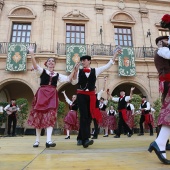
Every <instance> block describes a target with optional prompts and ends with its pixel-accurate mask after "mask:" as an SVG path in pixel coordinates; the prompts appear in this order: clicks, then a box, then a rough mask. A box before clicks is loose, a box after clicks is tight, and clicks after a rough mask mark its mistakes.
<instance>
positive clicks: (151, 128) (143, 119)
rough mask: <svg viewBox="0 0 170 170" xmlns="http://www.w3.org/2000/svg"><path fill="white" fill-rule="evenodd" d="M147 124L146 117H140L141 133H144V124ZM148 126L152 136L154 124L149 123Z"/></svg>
mask: <svg viewBox="0 0 170 170" xmlns="http://www.w3.org/2000/svg"><path fill="white" fill-rule="evenodd" d="M144 122H145V115H141V117H140V122H139V125H140V133H144V131H143V123H144ZM148 126H149V129H150V134H151V135H152V134H153V127H152V124H151V123H148Z"/></svg>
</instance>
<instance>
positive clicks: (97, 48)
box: [57, 43, 157, 58]
mask: <svg viewBox="0 0 170 170" xmlns="http://www.w3.org/2000/svg"><path fill="white" fill-rule="evenodd" d="M66 45H67V44H64V43H57V54H58V55H66ZM81 45H83V44H81ZM85 46H86V54H87V55H90V56H94V55H99V56H112V55H113V51H114V49H115V46H112V45H104V44H92V45H90V44H85ZM130 48H133V50H134V55H135V58H145V57H148V58H153V57H154V51H155V50H156V49H157V48H154V47H130Z"/></svg>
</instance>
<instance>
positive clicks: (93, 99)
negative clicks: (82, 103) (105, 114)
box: [77, 90, 102, 122]
mask: <svg viewBox="0 0 170 170" xmlns="http://www.w3.org/2000/svg"><path fill="white" fill-rule="evenodd" d="M77 94H85V95H89V96H90V113H91V116H92V118H93V119H96V120H97V122H101V120H102V115H101V113H100V110H99V108H96V95H95V91H81V90H77Z"/></svg>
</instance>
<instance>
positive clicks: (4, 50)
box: [0, 42, 37, 54]
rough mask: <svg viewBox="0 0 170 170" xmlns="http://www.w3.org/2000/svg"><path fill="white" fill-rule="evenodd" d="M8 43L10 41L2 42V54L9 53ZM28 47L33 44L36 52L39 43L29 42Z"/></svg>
mask: <svg viewBox="0 0 170 170" xmlns="http://www.w3.org/2000/svg"><path fill="white" fill-rule="evenodd" d="M8 44H9V42H0V54H7V53H8ZM27 44H28V47H29V45H32V46H33V47H34V52H36V48H37V45H36V43H27Z"/></svg>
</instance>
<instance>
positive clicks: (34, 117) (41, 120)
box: [27, 85, 58, 129]
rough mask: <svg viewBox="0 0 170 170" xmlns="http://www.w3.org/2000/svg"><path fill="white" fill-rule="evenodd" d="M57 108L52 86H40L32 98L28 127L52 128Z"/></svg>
mask: <svg viewBox="0 0 170 170" xmlns="http://www.w3.org/2000/svg"><path fill="white" fill-rule="evenodd" d="M57 108H58V93H57V90H56V87H54V86H50V85H47V86H41V87H40V88H39V89H38V91H37V93H36V94H35V96H34V99H33V102H32V108H31V111H30V114H29V117H28V121H27V123H28V125H30V126H32V127H34V128H37V129H42V128H47V127H50V126H51V127H54V125H55V123H56V115H57V112H56V111H57Z"/></svg>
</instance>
